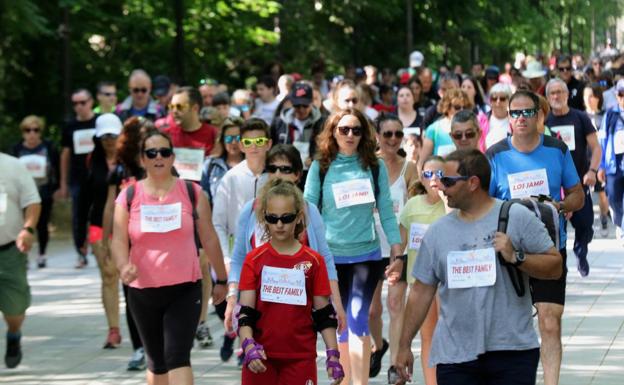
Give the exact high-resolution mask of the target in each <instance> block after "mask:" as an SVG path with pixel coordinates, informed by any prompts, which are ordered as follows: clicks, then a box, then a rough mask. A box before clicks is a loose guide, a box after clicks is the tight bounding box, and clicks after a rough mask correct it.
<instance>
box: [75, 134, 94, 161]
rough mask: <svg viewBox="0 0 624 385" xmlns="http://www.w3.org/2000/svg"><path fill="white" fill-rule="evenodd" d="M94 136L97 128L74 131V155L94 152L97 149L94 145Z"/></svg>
mask: <svg viewBox="0 0 624 385" xmlns="http://www.w3.org/2000/svg"><path fill="white" fill-rule="evenodd" d="M93 135H95V128H87V129H85V130H76V131H74V135H73V140H74V154H76V155H80V154H88V153H90V152H91V151H93V148H94V147H95V145H94V144H93Z"/></svg>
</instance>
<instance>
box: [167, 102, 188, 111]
mask: <svg viewBox="0 0 624 385" xmlns="http://www.w3.org/2000/svg"><path fill="white" fill-rule="evenodd" d="M188 106H189V104H188V103H182V104H173V103H171V104H169V106H168V107H169V111H184V110H185V109H186V107H188Z"/></svg>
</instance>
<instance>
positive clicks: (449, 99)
mask: <svg viewBox="0 0 624 385" xmlns="http://www.w3.org/2000/svg"><path fill="white" fill-rule="evenodd" d="M454 100H462V101H463V102H464V103H463V104H464V109H465V110H471V109H472V108H473V107H474V103H473V102H472V100H470V98H469V97H468V94H466V93H465V92H464V91H462V90H461V89H460V88H452V89H450V90H446V92H445V93H444V96H442V99H441V100H440V102H439V103H438V112H439V113H441V114H442V115H446V114H447V113H448V112H449V111H450V110H451V105H452V104H453V101H454Z"/></svg>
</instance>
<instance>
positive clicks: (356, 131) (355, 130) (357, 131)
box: [338, 126, 362, 136]
mask: <svg viewBox="0 0 624 385" xmlns="http://www.w3.org/2000/svg"><path fill="white" fill-rule="evenodd" d="M349 131H351V133H352V134H353V136H361V135H362V127H360V126H354V127H349V126H340V127H338V132H340V135H344V136H347V135H349Z"/></svg>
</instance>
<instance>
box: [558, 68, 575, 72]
mask: <svg viewBox="0 0 624 385" xmlns="http://www.w3.org/2000/svg"><path fill="white" fill-rule="evenodd" d="M557 68H558V69H559V72H568V71H572V67H557Z"/></svg>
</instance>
